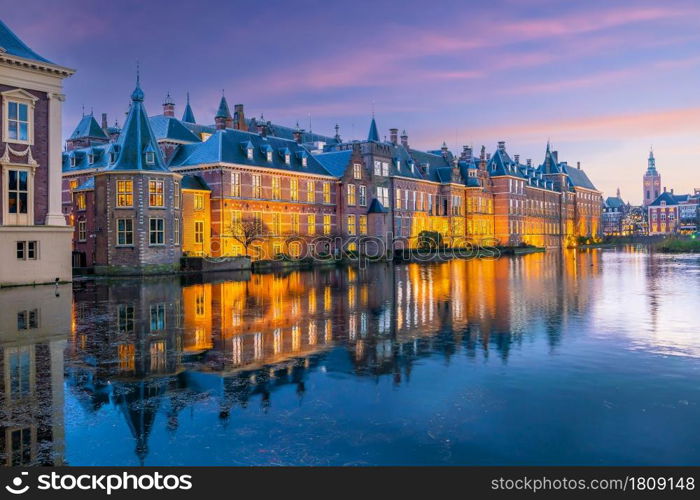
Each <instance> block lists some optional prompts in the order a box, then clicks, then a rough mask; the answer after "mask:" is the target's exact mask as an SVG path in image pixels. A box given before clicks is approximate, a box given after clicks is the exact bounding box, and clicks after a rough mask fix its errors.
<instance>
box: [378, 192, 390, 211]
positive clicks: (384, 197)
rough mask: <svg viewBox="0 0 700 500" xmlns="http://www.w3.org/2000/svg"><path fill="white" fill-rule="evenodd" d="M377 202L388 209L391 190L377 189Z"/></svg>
mask: <svg viewBox="0 0 700 500" xmlns="http://www.w3.org/2000/svg"><path fill="white" fill-rule="evenodd" d="M377 200H379V202H380V203H381V204H382V205H383V206H384V207H385V208H388V207H389V206H390V205H389V188H386V187H377Z"/></svg>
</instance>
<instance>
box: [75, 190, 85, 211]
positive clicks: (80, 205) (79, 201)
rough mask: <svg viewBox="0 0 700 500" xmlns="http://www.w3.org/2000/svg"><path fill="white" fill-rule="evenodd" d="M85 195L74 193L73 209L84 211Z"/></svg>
mask: <svg viewBox="0 0 700 500" xmlns="http://www.w3.org/2000/svg"><path fill="white" fill-rule="evenodd" d="M85 206H86V202H85V193H75V207H76V208H77V209H78V210H85Z"/></svg>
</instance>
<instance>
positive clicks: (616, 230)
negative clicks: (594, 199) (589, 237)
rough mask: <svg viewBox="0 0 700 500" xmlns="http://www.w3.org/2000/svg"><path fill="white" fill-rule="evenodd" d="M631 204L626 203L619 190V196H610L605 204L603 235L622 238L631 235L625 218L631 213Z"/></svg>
mask: <svg viewBox="0 0 700 500" xmlns="http://www.w3.org/2000/svg"><path fill="white" fill-rule="evenodd" d="M630 208H631V207H630V205H629V203H625V202H624V201H623V200H622V197H621V196H620V188H617V196H610V197H608V198H606V199H605V201H604V202H603V214H602V220H603V234H604V235H606V236H622V235H626V234H629V231H630V230H629V228H627V227H625V223H624V222H625V218H626V216H627V214H628V213H629V211H630Z"/></svg>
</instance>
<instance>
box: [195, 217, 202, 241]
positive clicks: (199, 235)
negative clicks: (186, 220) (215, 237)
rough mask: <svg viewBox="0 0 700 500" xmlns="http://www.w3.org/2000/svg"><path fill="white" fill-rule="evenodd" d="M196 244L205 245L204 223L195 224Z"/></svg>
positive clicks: (197, 222)
mask: <svg viewBox="0 0 700 500" xmlns="http://www.w3.org/2000/svg"><path fill="white" fill-rule="evenodd" d="M194 242H195V243H204V222H202V221H196V222H195V223H194Z"/></svg>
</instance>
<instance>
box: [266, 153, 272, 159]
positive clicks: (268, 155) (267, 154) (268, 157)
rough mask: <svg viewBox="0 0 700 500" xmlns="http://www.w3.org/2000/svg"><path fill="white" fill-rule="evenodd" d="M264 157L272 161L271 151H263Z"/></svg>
mask: <svg viewBox="0 0 700 500" xmlns="http://www.w3.org/2000/svg"><path fill="white" fill-rule="evenodd" d="M265 158H266V159H267V161H272V151H267V152H266V153H265Z"/></svg>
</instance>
